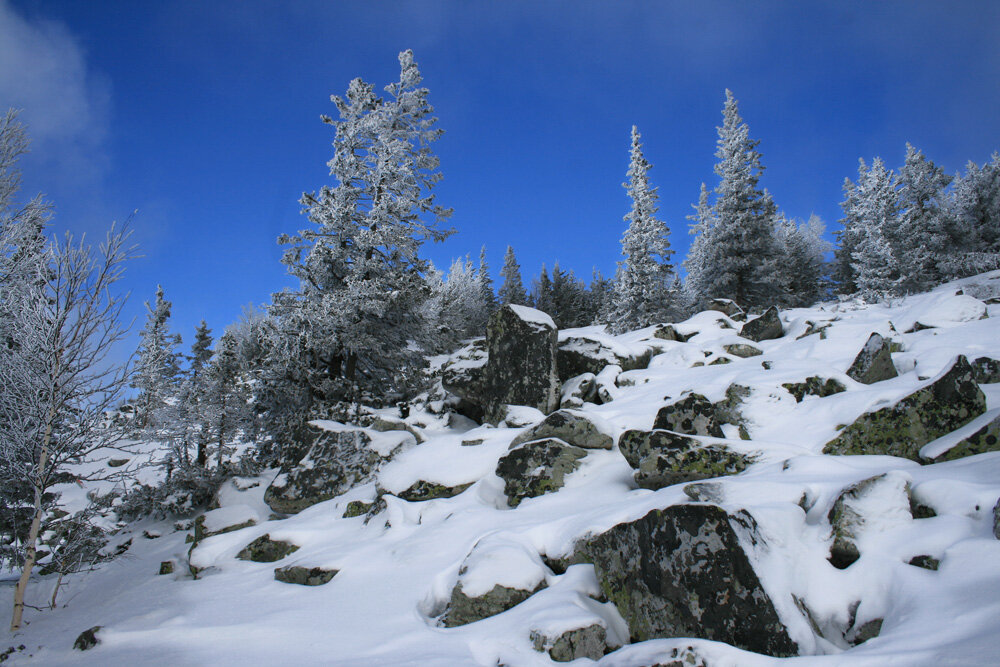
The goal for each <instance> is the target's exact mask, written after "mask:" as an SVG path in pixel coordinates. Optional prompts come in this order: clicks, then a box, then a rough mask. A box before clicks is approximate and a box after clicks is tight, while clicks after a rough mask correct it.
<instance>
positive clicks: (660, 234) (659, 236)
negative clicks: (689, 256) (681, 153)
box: [608, 125, 674, 333]
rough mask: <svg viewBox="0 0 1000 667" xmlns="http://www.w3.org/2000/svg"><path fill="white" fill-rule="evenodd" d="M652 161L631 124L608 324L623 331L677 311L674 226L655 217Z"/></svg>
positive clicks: (657, 208)
mask: <svg viewBox="0 0 1000 667" xmlns="http://www.w3.org/2000/svg"><path fill="white" fill-rule="evenodd" d="M649 168H650V164H649V162H647V161H646V158H645V157H644V156H643V154H642V136H641V135H640V134H639V130H638V128H637V127H636V126H635V125H633V126H632V146H631V150H630V153H629V168H628V181H627V182H626V183H623V184H622V187H624V188H625V190H626V191H627V192H628V196H629V198H630V199H631V200H632V208H631V210H630V211H629V212H628V213H626V214H625V217H624V219H625V220H626V221H628V223H629V225H628V228H627V229H626V230H625V234H624V235H623V236H622V241H621V243H622V255H623V256H624V258H625V259H623V260H622V261H621V262H619V263H618V272H617V274H616V276H615V292H614V308H613V309H612V311H611V313H610V317H609V319H608V325H609V327H610V329H611V331H613V332H615V333H621V332H624V331H630V330H632V329H639V328H641V327H645V326H649V325H651V324H654V323H656V322H666V321H667V320H669V319H671V317H672V316H673V315H674V312H673V311H674V309H673V307H672V303H671V301H672V298H671V296H672V293H671V291H670V287H671V285H672V284H673V279H674V266H673V264H672V263H671V262H670V257H671V256H672V255H673V254H674V251H673V250H671V249H670V240H669V235H670V230H669V229H668V228H667V225H666V223H664V222H663V221H662V220H659V219H658V218H657V217H656V213H657V211H658V210H659V205H658V200H659V196H658V195H657V193H656V190H657V189H656V188H655V187H653V186H652V185H650V183H649Z"/></svg>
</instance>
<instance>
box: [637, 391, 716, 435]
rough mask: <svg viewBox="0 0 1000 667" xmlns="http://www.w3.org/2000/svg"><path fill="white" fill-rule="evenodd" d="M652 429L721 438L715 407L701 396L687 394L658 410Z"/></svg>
mask: <svg viewBox="0 0 1000 667" xmlns="http://www.w3.org/2000/svg"><path fill="white" fill-rule="evenodd" d="M653 428H654V429H664V430H667V431H675V432H677V433H684V434H686V435H710V436H712V437H715V438H721V437H723V434H722V427H721V426H720V425H719V420H718V419H717V416H716V409H715V405H713V404H712V403H711V402H710V401H709V400H708V399H707V398H705V397H704V396H702V395H701V394H688V395H687V396H685V397H684V398H682V399H681V400H679V401H676V402H674V403H672V404H670V405H667V406H665V407H663V408H660V411H659V412H657V413H656V419H654V420H653Z"/></svg>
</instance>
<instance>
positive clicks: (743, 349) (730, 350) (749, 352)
mask: <svg viewBox="0 0 1000 667" xmlns="http://www.w3.org/2000/svg"><path fill="white" fill-rule="evenodd" d="M722 349H723V350H725V351H726V353H727V354H731V355H733V356H734V357H741V358H743V359H748V358H750V357H756V356H758V355H761V354H764V353H763V352H761V351H760V350H759V349H757V348H756V347H754V346H753V345H747V344H746V343H731V344H729V345H723V346H722Z"/></svg>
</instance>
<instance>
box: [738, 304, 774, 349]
mask: <svg viewBox="0 0 1000 667" xmlns="http://www.w3.org/2000/svg"><path fill="white" fill-rule="evenodd" d="M784 335H785V330H784V329H783V328H782V326H781V319H780V318H779V317H778V309H777V308H775V307H774V306H771V307H770V308H768V309H767V310H765V311H764V314H763V315H761V316H760V317H757V318H755V319H752V320H750V321H749V322H747V323H746V324H744V325H743V327H742V328H741V329H740V336H741V337H743V338H746V339H747V340H752V341H754V342H755V343H759V342H760V341H762V340H772V339H774V338H781V337H782V336H784Z"/></svg>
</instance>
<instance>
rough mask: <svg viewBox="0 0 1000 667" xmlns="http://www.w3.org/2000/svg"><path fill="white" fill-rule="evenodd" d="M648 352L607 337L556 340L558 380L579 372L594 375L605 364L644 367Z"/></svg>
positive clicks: (648, 357) (633, 368) (647, 363)
mask: <svg viewBox="0 0 1000 667" xmlns="http://www.w3.org/2000/svg"><path fill="white" fill-rule="evenodd" d="M651 355H652V353H651V351H650V350H649V349H645V350H643V351H641V352H634V351H631V350H627V349H625V348H624V346H622V345H620V344H615V341H614V340H613V339H610V337H600V338H598V337H584V336H571V337H568V338H565V339H563V340H561V341H559V347H558V348H557V349H556V360H557V363H558V367H559V379H560V380H563V381H566V380H568V379H570V378H571V377H575V376H577V375H580V374H581V373H593V374H595V375H597V374H598V373H600V372H601V371H602V370H603V369H604V367H605V366H621V368H622V370H624V371H631V370H636V369H640V368H646V367H647V366H649V359H650V357H651Z"/></svg>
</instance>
